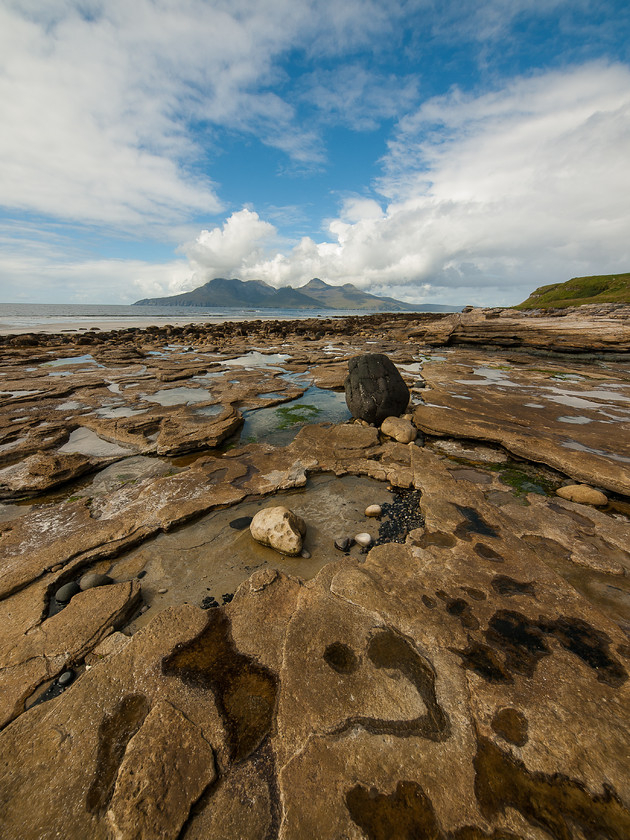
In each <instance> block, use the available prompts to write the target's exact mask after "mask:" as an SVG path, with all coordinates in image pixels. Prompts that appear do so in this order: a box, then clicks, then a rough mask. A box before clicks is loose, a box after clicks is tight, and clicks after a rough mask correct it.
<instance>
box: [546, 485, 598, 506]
mask: <svg viewBox="0 0 630 840" xmlns="http://www.w3.org/2000/svg"><path fill="white" fill-rule="evenodd" d="M556 494H557V495H558V496H560V498H562V499H567V500H568V501H570V502H578V503H579V504H582V505H597V506H599V505H605V504H607V503H608V499H607V498H606V496H605V495H604V494H603V493H602V492H601V491H600V490H595V488H594V487H589V486H588V485H587V484H569V485H567V486H566V487H559V488H558V489H557V490H556Z"/></svg>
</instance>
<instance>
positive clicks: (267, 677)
mask: <svg viewBox="0 0 630 840" xmlns="http://www.w3.org/2000/svg"><path fill="white" fill-rule="evenodd" d="M162 673H163V674H165V675H167V676H175V677H179V679H180V680H182V682H184V683H186V684H187V685H191V686H194V687H196V688H201V689H205V690H208V691H212V693H213V694H214V696H215V699H216V702H217V707H218V709H219V712H220V714H221V717H222V719H223V723H224V725H225V728H226V731H227V735H228V742H229V746H230V755H231V759H232V760H233V761H240V760H242V759H245V758H247V756H249V755H250V754H251V753H252V752H253V751H254V750H255V749H256V748H257V747H258V746H260V744H261V742H262V741H263V739H264V738H265V736H266V735H267V734H268V733H269V731H270V730H271V725H272V722H273V715H274V711H275V706H276V694H277V682H278V681H277V677H276V675H275V674H274V673H273V672H272V671H270V670H269V669H268V668H265V667H264V666H262V665H260V664H259V663H258V662H256V661H255V660H254V659H252V658H251V657H249V656H246V655H244V654H242V653H241V652H240V651H239V650H237V648H236V646H235V645H234V641H233V639H232V633H231V624H230V620H229V619H228V617H227V615H226V614H225V612H224V611H223V610H222V609H216V610H212V611H211V612H210V613H209V615H208V622H207V624H206V626H205V628H204V629H203V630H202V632H201V633H200V634H199V635H198V636H197V637H196V638H194V639H191V640H190V641H188V642H184V643H183V644H180V645H177V647H176V648H175V649H174V650H173V652H172V653H171V654H169V655H168V656H166V657H165V658H164V659H163V660H162Z"/></svg>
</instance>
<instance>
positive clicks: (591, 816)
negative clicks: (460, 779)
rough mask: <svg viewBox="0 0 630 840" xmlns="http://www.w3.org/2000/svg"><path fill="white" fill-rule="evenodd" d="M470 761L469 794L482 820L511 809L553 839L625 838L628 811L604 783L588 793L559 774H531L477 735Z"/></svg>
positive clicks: (629, 833)
mask: <svg viewBox="0 0 630 840" xmlns="http://www.w3.org/2000/svg"><path fill="white" fill-rule="evenodd" d="M473 763H474V767H475V794H476V796H477V800H478V801H479V805H480V806H481V811H482V813H483V815H484V816H485V817H486V818H488V819H492V818H493V817H495V816H496V815H497V814H504V813H505V811H506V809H507V808H514V809H515V810H517V811H519V812H520V813H521V814H522V815H523V817H524V818H525V819H526V820H527V821H528V822H529V823H530V824H531V825H532V826H534V827H535V828H537V829H541V828H542V829H543V831H546V832H547V833H548V834H549V835H550V836H551V837H552V838H554V840H570V838H572V837H576V836H580V837H584V838H586V840H604V838H605V840H627V838H628V837H630V813H629V812H628V809H627V808H625V807H624V805H623V804H622V802H621V801H620V799H619V797H618V796H617V794H616V792H615V791H614V789H613V788H612V787H611V786H610V785H608V784H606V783H604V786H603V787H604V792H603V793H602V794H595V795H591V794H590V793H589V791H588V790H586V789H585V788H584V786H583V785H582V784H581V783H580V782H577V781H575V780H573V779H570V778H568V777H567V776H563V775H562V774H560V773H556V774H554V775H547V774H545V773H532V772H530V771H529V770H528V769H527V767H526V766H525V764H524V763H523V762H522V761H520V760H519V759H517V758H515V757H514V756H513V755H512V753H511V752H503V750H501V749H500V748H499V747H498V746H497V745H496V744H494V743H493V742H492V741H490V740H489V739H487V738H479V739H478V746H477V753H476V755H475V758H474V762H473ZM576 829H577V831H576Z"/></svg>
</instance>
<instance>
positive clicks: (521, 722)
mask: <svg viewBox="0 0 630 840" xmlns="http://www.w3.org/2000/svg"><path fill="white" fill-rule="evenodd" d="M490 725H491V726H492V728H493V729H494V731H495V732H496V733H497V735H500V736H501V737H502V738H503V739H504V740H506V741H509V742H510V744H514V745H515V746H517V747H523V746H525V744H526V743H527V740H528V738H529V735H528V734H527V729H528V723H527V718H526V717H525V715H524V714H523V713H522V712H519V711H518V709H510V708H506V709H499V711H498V712H497V713H496V714H495V716H494V717H493V718H492V723H491V724H490Z"/></svg>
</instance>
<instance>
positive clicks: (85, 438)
mask: <svg viewBox="0 0 630 840" xmlns="http://www.w3.org/2000/svg"><path fill="white" fill-rule="evenodd" d="M59 452H67V453H74V452H79V453H80V454H81V455H95V456H98V457H104V458H106V457H109V456H112V455H132V454H133V450H131V449H127V448H125V447H123V446H119V445H118V444H117V443H110V441H108V440H103V438H100V437H99V436H98V435H97V434H96V432H93V431H92V430H91V429H84V428H80V429H75V430H74V431H73V432H71V433H70V437H69V439H68V442H67V443H64V445H63V446H60V447H59Z"/></svg>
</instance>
